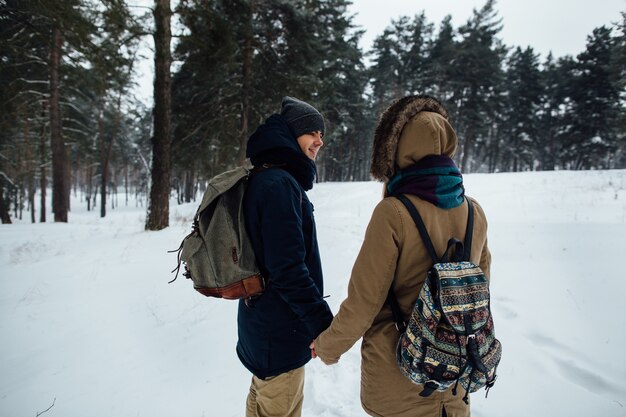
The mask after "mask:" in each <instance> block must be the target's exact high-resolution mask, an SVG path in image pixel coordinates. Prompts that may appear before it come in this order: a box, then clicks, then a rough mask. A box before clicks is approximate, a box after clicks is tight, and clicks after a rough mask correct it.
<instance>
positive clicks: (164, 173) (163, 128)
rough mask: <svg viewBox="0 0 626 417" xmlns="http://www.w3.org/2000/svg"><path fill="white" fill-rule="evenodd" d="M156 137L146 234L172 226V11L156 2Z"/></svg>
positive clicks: (162, 0)
mask: <svg viewBox="0 0 626 417" xmlns="http://www.w3.org/2000/svg"><path fill="white" fill-rule="evenodd" d="M153 13H154V22H155V33H154V45H155V54H154V67H155V71H154V72H155V78H154V134H153V136H152V182H151V188H150V202H149V206H148V215H147V219H146V230H161V229H163V228H166V227H167V226H169V213H170V211H169V204H170V202H169V200H170V184H171V182H170V179H171V171H170V156H171V155H170V147H171V137H170V135H171V132H170V127H171V91H172V90H171V75H170V67H171V63H172V57H171V51H170V43H171V39H172V33H171V27H170V24H171V15H172V12H171V9H170V1H169V0H155V7H154V12H153Z"/></svg>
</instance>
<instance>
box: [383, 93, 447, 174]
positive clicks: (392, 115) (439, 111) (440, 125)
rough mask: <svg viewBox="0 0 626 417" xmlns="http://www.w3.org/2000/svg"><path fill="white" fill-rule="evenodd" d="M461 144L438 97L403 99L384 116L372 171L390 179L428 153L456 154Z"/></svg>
mask: <svg viewBox="0 0 626 417" xmlns="http://www.w3.org/2000/svg"><path fill="white" fill-rule="evenodd" d="M457 143H458V140H457V137H456V133H455V132H454V129H452V126H451V125H450V123H449V122H448V112H447V110H446V109H445V108H444V107H443V105H442V104H441V103H440V102H439V101H438V100H436V99H435V98H433V97H430V96H425V95H417V96H407V97H404V98H401V99H399V100H396V101H395V102H394V103H393V104H392V105H391V106H389V108H387V110H385V111H384V112H383V113H382V114H381V116H380V119H379V121H378V125H377V126H376V130H375V131H374V149H373V152H372V168H371V173H372V175H373V176H374V178H376V179H378V180H380V181H384V182H386V181H388V180H389V179H390V178H391V177H392V176H393V175H394V174H395V172H396V170H397V169H403V168H406V167H408V166H410V165H412V164H413V163H415V162H417V161H419V160H420V159H422V158H423V157H425V156H427V155H447V156H452V155H454V152H455V151H456V147H457Z"/></svg>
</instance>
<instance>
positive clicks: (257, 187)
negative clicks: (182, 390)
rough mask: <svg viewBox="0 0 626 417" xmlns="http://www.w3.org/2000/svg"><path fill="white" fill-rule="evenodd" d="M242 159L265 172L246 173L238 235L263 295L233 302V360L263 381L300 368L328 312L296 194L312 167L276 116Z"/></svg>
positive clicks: (306, 204) (305, 202) (311, 236)
mask: <svg viewBox="0 0 626 417" xmlns="http://www.w3.org/2000/svg"><path fill="white" fill-rule="evenodd" d="M248 156H250V157H251V159H252V161H253V163H254V164H255V166H260V165H262V164H263V163H271V164H272V165H273V167H272V168H268V169H264V170H261V171H258V172H255V173H253V175H252V177H251V179H250V180H249V183H248V187H247V190H246V197H245V200H244V213H245V218H246V228H247V231H248V234H249V235H250V240H251V242H252V246H253V248H254V252H255V255H256V258H257V262H258V264H259V268H260V270H261V272H262V273H263V275H264V277H265V279H266V282H267V288H266V291H265V292H264V293H263V294H262V295H261V296H260V297H258V298H256V299H254V300H251V301H249V302H248V303H246V302H244V301H241V302H240V303H239V314H238V318H237V321H238V329H239V341H238V343H237V354H238V355H239V358H240V360H241V362H242V363H243V364H244V365H245V366H246V368H248V369H249V370H250V371H251V372H252V373H253V374H254V375H256V376H257V377H259V378H266V377H269V376H274V375H278V374H281V373H283V372H287V371H290V370H292V369H296V368H299V367H301V366H303V365H304V364H306V363H307V362H308V361H309V360H310V359H311V351H310V349H309V344H310V343H311V341H313V339H315V337H317V335H318V334H319V333H321V332H322V331H323V330H324V329H326V327H328V325H329V324H330V322H331V321H332V313H331V312H330V309H329V307H328V304H327V303H326V301H325V300H324V299H323V298H322V296H323V278H322V267H321V262H320V256H319V248H318V245H317V236H316V232H315V220H314V218H313V205H312V204H311V203H310V201H309V199H308V198H307V195H306V192H305V189H304V188H303V185H304V187H308V188H310V186H312V182H311V183H310V184H307V181H308V180H307V178H314V175H315V171H314V170H315V165H314V164H313V163H312V161H310V160H309V159H308V158H307V157H306V156H305V155H304V154H303V153H302V151H301V150H300V148H299V146H298V144H297V141H296V139H295V138H293V136H292V135H291V133H290V132H289V129H288V127H287V125H286V123H285V121H284V119H283V118H282V117H281V116H278V115H273V116H271V117H270V118H269V119H268V120H267V121H266V123H265V124H264V125H262V126H260V127H259V129H257V131H256V132H255V133H254V134H253V135H252V136H251V138H250V140H249V142H248ZM311 168H312V169H313V172H311V171H310V170H311ZM310 174H312V177H311V175H310ZM296 178H297V179H296Z"/></svg>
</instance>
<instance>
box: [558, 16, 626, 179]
mask: <svg viewBox="0 0 626 417" xmlns="http://www.w3.org/2000/svg"><path fill="white" fill-rule="evenodd" d="M613 52H614V49H613V39H612V37H611V29H609V28H606V27H604V26H602V27H599V28H596V29H594V31H593V34H592V35H590V36H589V37H588V38H587V47H586V50H585V51H584V52H582V53H580V54H579V55H578V57H577V61H576V65H575V67H574V73H573V77H572V86H571V89H570V91H569V93H570V94H569V98H570V99H571V108H570V110H569V112H568V115H567V122H568V129H567V130H566V131H564V132H563V137H564V141H565V142H564V144H565V148H566V150H565V154H564V157H565V158H566V160H567V161H568V164H569V166H570V167H571V168H574V169H589V168H600V167H603V168H609V167H611V166H612V161H611V158H610V155H611V154H612V153H613V152H614V151H615V150H616V148H617V136H616V132H615V127H616V124H615V121H616V119H617V118H618V117H619V93H620V92H619V90H618V86H617V85H615V83H614V77H613V75H612V67H611V64H612V62H613Z"/></svg>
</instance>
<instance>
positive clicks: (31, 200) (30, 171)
mask: <svg viewBox="0 0 626 417" xmlns="http://www.w3.org/2000/svg"><path fill="white" fill-rule="evenodd" d="M24 159H25V161H26V186H27V187H28V205H29V206H30V221H31V223H36V218H35V172H34V164H33V155H32V151H31V147H30V122H29V120H28V113H25V114H24Z"/></svg>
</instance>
